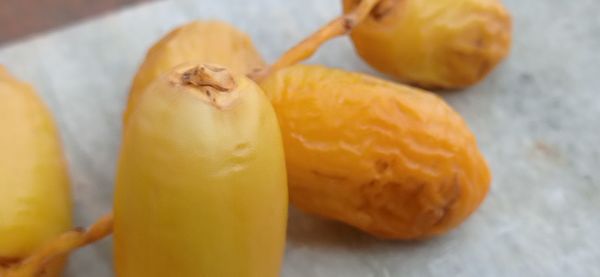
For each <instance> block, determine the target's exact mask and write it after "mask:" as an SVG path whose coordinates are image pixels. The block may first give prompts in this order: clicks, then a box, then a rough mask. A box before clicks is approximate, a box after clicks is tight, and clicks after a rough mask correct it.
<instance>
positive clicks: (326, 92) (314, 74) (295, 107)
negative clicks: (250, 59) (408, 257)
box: [261, 65, 490, 239]
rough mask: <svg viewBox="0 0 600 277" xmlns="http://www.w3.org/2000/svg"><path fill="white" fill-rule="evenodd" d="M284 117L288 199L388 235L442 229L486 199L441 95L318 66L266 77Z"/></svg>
mask: <svg viewBox="0 0 600 277" xmlns="http://www.w3.org/2000/svg"><path fill="white" fill-rule="evenodd" d="M261 87H262V88H263V90H264V91H265V93H267V95H268V96H269V98H270V99H271V102H272V104H273V106H274V107H275V111H276V113H277V116H278V119H279V123H280V126H281V131H282V136H283V142H284V148H285V153H286V162H287V169H288V183H289V190H290V200H291V201H292V203H294V204H295V205H296V206H298V207H300V208H301V209H303V210H305V211H308V212H311V213H314V214H317V215H321V216H324V217H327V218H332V219H336V220H339V221H342V222H345V223H348V224H350V225H353V226H355V227H357V228H360V229H362V230H364V231H366V232H368V233H370V234H373V235H375V236H378V237H382V238H390V239H418V238H424V237H429V236H432V235H437V234H442V233H445V232H447V231H449V230H450V229H452V228H454V227H456V226H457V225H458V224H460V223H461V222H463V221H464V220H465V219H466V218H467V217H468V216H469V215H470V214H471V213H472V212H473V211H474V210H475V209H476V208H477V207H478V206H479V204H480V203H481V201H482V200H483V199H484V197H485V195H486V193H487V191H488V187H489V184H490V172H489V169H488V167H487V165H486V162H485V160H484V158H483V157H482V155H481V153H480V152H479V150H478V148H477V144H476V141H475V138H474V136H473V134H472V133H471V132H470V131H469V129H468V128H467V126H466V124H465V122H464V121H463V120H462V119H461V117H460V116H459V115H458V114H457V113H456V112H454V111H453V110H452V109H451V108H450V107H449V106H448V105H447V104H446V103H445V102H444V101H443V100H442V99H441V98H439V97H437V96H435V95H433V94H431V93H428V92H426V91H421V90H418V89H414V88H411V87H408V86H402V85H397V84H394V83H391V82H387V81H383V80H380V79H377V78H373V77H369V76H366V75H362V74H358V73H349V72H345V71H341V70H334V69H328V68H325V67H319V66H301V65H297V66H293V67H290V68H287V69H283V70H281V71H279V72H276V73H275V74H273V75H272V76H270V77H268V78H267V79H266V80H264V81H263V82H262V83H261Z"/></svg>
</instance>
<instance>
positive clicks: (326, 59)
mask: <svg viewBox="0 0 600 277" xmlns="http://www.w3.org/2000/svg"><path fill="white" fill-rule="evenodd" d="M504 2H505V4H506V5H507V7H508V8H509V9H510V11H511V12H512V14H513V20H514V43H513V48H512V53H511V55H510V57H509V58H508V59H507V60H506V61H505V62H504V63H503V64H501V65H500V66H499V67H498V68H497V69H496V70H495V71H494V72H493V74H492V75H491V76H489V77H488V78H487V79H486V80H485V81H483V82H482V83H480V84H478V85H476V86H474V87H472V88H470V89H468V90H466V91H462V92H455V93H446V94H442V96H443V97H444V98H445V99H447V100H448V101H449V103H450V104H451V105H452V106H453V107H454V108H455V109H456V110H457V111H458V112H460V113H461V114H462V115H463V116H464V117H465V119H466V121H467V122H468V124H469V126H470V127H471V129H472V130H473V132H474V133H475V134H476V135H477V137H478V142H479V145H480V147H481V149H482V151H483V153H484V154H485V156H486V157H487V160H488V161H489V164H490V166H491V168H492V170H493V175H494V181H493V184H492V188H491V191H490V194H489V196H488V198H487V199H486V201H485V202H484V204H483V205H482V207H481V208H480V209H479V210H478V211H477V212H476V213H475V214H474V215H473V216H472V217H471V218H470V219H469V220H468V221H467V222H466V223H465V224H463V225H462V226H460V227H459V228H458V229H456V230H455V231H453V232H451V233H449V234H447V235H445V236H442V237H439V238H434V239H431V240H427V241H421V242H390V241H380V240H376V239H374V238H371V237H369V236H367V235H365V234H362V233H360V232H358V231H355V230H354V229H352V228H350V227H347V226H344V225H342V224H339V223H335V222H331V221H327V220H323V219H318V218H315V217H312V216H310V215H306V214H303V213H302V212H299V211H297V210H296V209H294V208H291V209H290V220H289V230H288V242H287V249H286V256H285V264H284V268H283V273H282V275H283V276H289V277H293V276H322V277H330V276H357V277H358V276H382V277H383V276H600V218H599V216H598V211H600V170H598V166H599V164H600V146H599V145H600V100H599V99H600V98H599V97H600V96H599V95H600V91H599V90H600V67H599V65H600V54H599V52H598V50H600V16H598V14H597V12H598V11H599V10H600V2H599V1H596V0H573V1H563V0H546V1H520V0H505V1H504ZM339 10H340V7H339V3H338V1H321V0H290V1H279V0H260V1H252V5H248V4H247V1H244V0H228V1H208V0H201V1H198V0H182V1H159V2H151V3H148V4H143V5H139V6H135V7H132V8H128V9H125V10H121V11H118V12H114V13H111V14H108V15H105V16H102V17H100V18H96V19H93V20H88V21H86V22H83V23H80V24H78V25H75V26H71V27H68V28H64V29H60V30H56V31H53V32H51V33H47V34H44V35H41V36H38V37H34V38H31V39H28V40H26V41H22V42H19V43H12V44H10V45H6V46H4V47H3V48H1V49H0V63H1V64H4V65H6V66H7V67H8V68H9V69H10V70H11V71H12V72H13V73H14V74H15V75H17V76H19V77H20V78H21V79H24V80H27V81H28V82H31V83H32V84H34V86H35V87H36V88H37V89H38V90H39V93H40V94H41V95H42V97H43V98H44V100H45V101H46V102H47V103H48V105H49V106H50V108H51V109H52V111H53V112H54V114H55V116H56V120H57V121H58V124H59V127H60V130H61V132H62V139H63V142H64V145H65V150H66V153H67V159H68V162H69V165H70V172H71V176H72V181H73V191H74V198H75V202H76V210H75V216H76V223H77V224H78V225H88V224H90V223H92V222H93V221H94V219H96V218H98V217H99V216H101V215H102V214H104V213H106V212H107V211H109V210H110V208H111V202H112V198H113V197H112V194H113V180H114V176H115V175H114V171H115V160H116V157H117V153H118V148H119V144H120V140H119V138H120V130H121V120H120V118H121V114H122V110H123V108H124V105H125V100H126V95H127V91H128V88H129V85H130V81H131V78H132V76H133V74H134V73H135V71H136V69H137V67H138V65H139V63H140V62H141V60H142V58H143V57H144V54H145V51H146V50H147V48H148V47H149V46H150V45H151V44H152V43H153V42H154V41H155V40H157V39H158V38H159V37H161V36H162V35H164V34H165V33H166V32H167V31H168V30H170V29H172V28H173V27H175V26H177V25H180V24H182V23H184V22H186V21H189V20H192V19H198V18H201V19H215V18H216V19H222V20H225V21H228V22H231V23H233V24H234V25H236V26H238V27H239V28H240V29H242V30H244V31H246V32H248V33H249V34H250V35H251V36H252V37H253V38H254V40H255V42H256V44H257V46H258V48H259V49H261V50H262V52H263V54H264V56H265V57H266V58H267V59H268V60H270V61H273V60H274V59H275V58H276V57H277V56H278V55H279V54H281V53H282V52H283V51H284V50H285V49H287V48H288V47H289V46H290V45H291V44H292V43H294V42H296V41H298V40H299V39H301V38H302V37H303V36H305V35H306V34H308V33H309V32H310V31H312V30H315V29H316V28H317V27H318V26H319V25H321V24H323V23H324V22H326V21H327V20H329V19H330V18H332V17H333V16H335V15H337V14H338V13H339ZM308 62H309V63H320V64H325V65H329V66H336V67H342V68H345V69H350V70H354V71H362V72H367V73H370V74H374V75H378V76H381V75H379V74H378V73H376V72H374V71H373V70H372V69H370V68H369V67H368V66H367V65H365V64H364V63H363V62H362V61H361V60H360V59H359V58H358V57H357V56H356V55H355V53H354V51H353V48H352V45H351V43H350V42H349V40H348V39H347V38H342V39H337V40H335V41H332V42H330V43H328V44H327V45H326V46H325V47H324V48H323V49H322V50H321V51H320V52H319V53H318V54H317V55H316V56H315V57H314V58H312V59H311V60H309V61H308ZM111 259H112V258H111V241H110V239H107V240H105V241H103V242H101V243H99V244H96V245H94V246H91V247H87V248H84V249H82V250H79V251H77V252H76V253H74V255H72V258H71V262H70V265H69V268H68V272H67V276H90V277H96V276H98V277H100V276H112V270H111V266H112V265H111Z"/></svg>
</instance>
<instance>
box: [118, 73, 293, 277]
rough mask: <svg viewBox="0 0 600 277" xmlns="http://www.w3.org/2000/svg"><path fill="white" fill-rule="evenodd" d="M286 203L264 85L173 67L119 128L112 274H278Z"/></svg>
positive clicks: (234, 76)
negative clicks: (121, 130)
mask: <svg viewBox="0 0 600 277" xmlns="http://www.w3.org/2000/svg"><path fill="white" fill-rule="evenodd" d="M287 203H288V202H287V185H286V172H285V159H284V155H283V146H282V141H281V135H280V131H279V126H278V123H277V118H276V116H275V113H274V111H273V108H272V107H271V105H270V104H269V102H268V99H267V98H266V96H265V95H264V93H263V92H262V90H261V89H260V88H259V87H258V86H257V85H256V84H255V83H254V82H253V81H251V80H249V79H247V78H246V77H244V76H243V75H241V74H237V73H233V72H230V71H228V70H227V69H225V68H223V67H220V66H215V65H206V64H190V65H182V66H179V67H177V68H175V69H173V70H171V71H170V72H168V73H167V74H166V75H163V76H162V77H160V78H158V79H157V80H155V81H154V82H153V83H152V84H151V85H150V86H149V87H148V88H147V90H146V91H145V92H144V93H143V94H142V96H141V98H140V100H139V104H138V105H136V107H135V109H134V110H133V112H132V114H131V118H130V119H129V121H128V122H127V123H126V125H125V130H124V137H123V145H122V148H121V154H120V160H119V166H118V174H117V185H116V195H115V206H114V212H115V225H114V242H115V259H116V260H115V267H116V272H117V275H118V276H126V277H129V276H145V277H149V276H161V277H164V276H178V277H186V276H190V277H192V276H232V277H234V276H256V277H268V276H278V275H279V271H280V266H281V261H282V255H283V250H284V244H285V229H286V218H287Z"/></svg>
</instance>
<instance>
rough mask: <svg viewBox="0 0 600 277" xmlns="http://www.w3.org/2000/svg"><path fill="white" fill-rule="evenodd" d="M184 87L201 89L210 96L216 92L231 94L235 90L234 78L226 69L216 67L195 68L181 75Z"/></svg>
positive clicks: (201, 66)
mask: <svg viewBox="0 0 600 277" xmlns="http://www.w3.org/2000/svg"><path fill="white" fill-rule="evenodd" d="M180 82H181V84H182V85H184V86H190V87H194V88H198V89H201V90H202V91H204V92H205V93H207V94H208V95H210V94H212V93H214V92H231V91H232V90H233V89H234V88H235V80H234V79H233V76H232V75H231V73H229V71H228V70H227V69H225V68H224V67H218V66H214V65H207V64H203V65H198V66H194V67H192V68H190V69H188V70H186V71H185V72H183V74H181V78H180Z"/></svg>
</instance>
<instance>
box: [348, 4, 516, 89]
mask: <svg viewBox="0 0 600 277" xmlns="http://www.w3.org/2000/svg"><path fill="white" fill-rule="evenodd" d="M357 2H358V1H357V0H343V3H344V10H345V11H348V10H350V9H352V8H353V7H354V6H356V5H357ZM511 28H512V27H511V18H510V15H509V13H508V12H507V11H506V9H505V8H504V7H503V6H502V3H501V2H500V1H499V0H435V1H432V0H382V3H381V4H379V6H376V7H375V9H374V10H373V11H372V13H371V15H370V16H369V17H367V18H366V19H365V21H363V22H362V23H361V24H359V25H358V26H357V27H356V29H354V30H353V31H352V33H351V36H352V41H353V42H354V46H355V48H356V50H357V52H358V54H359V55H360V56H361V57H362V58H363V59H364V60H365V61H366V62H367V63H369V64H370V65H371V66H373V67H374V68H375V69H377V70H380V71H382V72H384V73H386V74H389V75H391V76H393V77H395V78H397V79H399V80H401V81H403V82H406V83H408V84H413V85H417V86H420V87H425V88H431V89H458V88H464V87H467V86H470V85H472V84H475V83H477V82H478V81H480V80H481V79H483V78H484V77H485V76H486V75H487V74H488V73H489V72H490V71H491V70H492V69H493V68H494V67H495V66H496V65H497V64H498V63H499V62H500V61H501V60H502V59H503V58H504V57H505V56H506V55H507V54H508V52H509V49H510V44H511Z"/></svg>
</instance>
